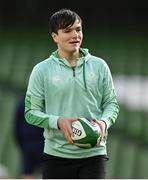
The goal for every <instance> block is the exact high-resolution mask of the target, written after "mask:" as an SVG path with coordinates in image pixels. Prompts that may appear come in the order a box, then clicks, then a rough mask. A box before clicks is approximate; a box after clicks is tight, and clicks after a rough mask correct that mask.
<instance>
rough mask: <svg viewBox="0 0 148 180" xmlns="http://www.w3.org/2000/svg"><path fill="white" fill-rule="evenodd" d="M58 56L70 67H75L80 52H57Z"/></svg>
mask: <svg viewBox="0 0 148 180" xmlns="http://www.w3.org/2000/svg"><path fill="white" fill-rule="evenodd" d="M58 55H59V57H60V58H62V59H66V60H67V61H68V62H69V63H70V64H71V65H72V66H75V65H76V62H77V58H79V57H81V54H80V52H74V53H64V52H60V51H58Z"/></svg>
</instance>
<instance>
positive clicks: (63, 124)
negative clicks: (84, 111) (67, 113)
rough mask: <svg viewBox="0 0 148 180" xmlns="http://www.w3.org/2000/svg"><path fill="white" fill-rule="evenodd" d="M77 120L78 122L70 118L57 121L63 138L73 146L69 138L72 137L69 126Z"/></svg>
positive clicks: (61, 118)
mask: <svg viewBox="0 0 148 180" xmlns="http://www.w3.org/2000/svg"><path fill="white" fill-rule="evenodd" d="M77 120H78V119H77V118H72V117H69V118H64V117H60V118H59V119H58V127H59V129H60V130H61V131H62V132H63V134H64V136H65V138H66V139H67V141H68V142H69V143H70V144H73V140H72V138H71V137H72V136H73V132H72V128H71V124H72V122H74V121H77Z"/></svg>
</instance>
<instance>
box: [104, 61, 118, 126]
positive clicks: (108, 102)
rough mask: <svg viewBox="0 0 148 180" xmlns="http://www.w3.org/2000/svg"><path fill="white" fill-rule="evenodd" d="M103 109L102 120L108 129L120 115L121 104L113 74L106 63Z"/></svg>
mask: <svg viewBox="0 0 148 180" xmlns="http://www.w3.org/2000/svg"><path fill="white" fill-rule="evenodd" d="M102 110H103V114H102V117H101V120H103V121H105V123H106V125H107V129H108V128H109V127H110V126H111V125H112V124H113V123H115V121H116V119H117V117H118V114H119V105H118V102H117V96H116V92H115V88H114V84H113V79H112V75H111V72H110V69H109V67H108V65H107V64H106V63H105V69H104V77H103V98H102Z"/></svg>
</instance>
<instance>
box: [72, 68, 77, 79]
mask: <svg viewBox="0 0 148 180" xmlns="http://www.w3.org/2000/svg"><path fill="white" fill-rule="evenodd" d="M75 69H76V66H72V71H73V77H75V76H76V72H75Z"/></svg>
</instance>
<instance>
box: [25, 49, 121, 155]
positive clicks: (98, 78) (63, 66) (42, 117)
mask: <svg viewBox="0 0 148 180" xmlns="http://www.w3.org/2000/svg"><path fill="white" fill-rule="evenodd" d="M80 52H81V54H82V57H81V58H78V59H77V64H76V66H75V67H71V65H70V64H69V62H68V61H67V60H66V59H60V58H59V57H58V56H57V54H58V53H57V51H55V52H53V53H52V54H51V55H50V56H49V58H47V59H45V60H43V61H41V62H40V63H38V64H37V65H35V67H34V68H33V70H32V72H31V75H30V78H29V84H28V89H27V92H26V98H25V117H26V120H27V122H28V123H30V124H32V125H35V126H38V127H42V128H44V137H45V146H44V152H45V153H47V154H50V155H53V156H58V157H64V158H86V157H92V156H97V155H106V154H107V149H106V142H107V132H106V137H105V138H104V139H103V141H102V142H101V143H100V144H99V145H97V146H95V147H93V148H89V149H84V148H80V147H77V146H76V145H74V144H69V143H68V141H67V140H66V139H65V137H64V135H63V133H62V131H61V130H60V129H59V128H58V126H57V121H58V118H59V117H76V118H77V117H85V118H88V119H92V118H95V119H97V120H104V121H105V122H106V124H107V131H108V128H109V127H110V126H111V125H112V124H113V123H114V122H115V120H116V119H117V116H118V113H119V106H118V103H117V99H116V93H115V90H114V85H113V80H112V76H111V72H110V69H109V67H108V65H107V63H106V62H105V61H104V60H103V59H101V58H98V57H96V56H93V55H91V54H90V53H89V52H88V50H87V49H84V48H80Z"/></svg>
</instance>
